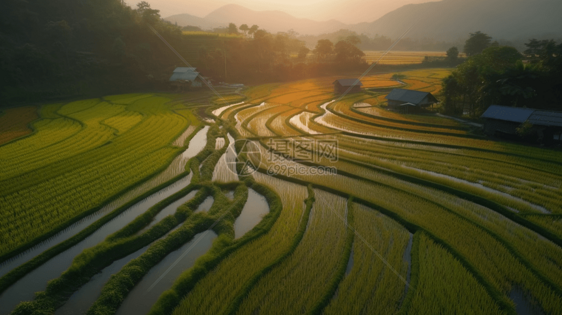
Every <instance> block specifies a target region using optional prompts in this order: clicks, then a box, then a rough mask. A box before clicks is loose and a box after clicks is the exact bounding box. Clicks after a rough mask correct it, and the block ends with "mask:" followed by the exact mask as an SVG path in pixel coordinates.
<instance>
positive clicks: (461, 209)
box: [332, 159, 562, 276]
mask: <svg viewBox="0 0 562 315" xmlns="http://www.w3.org/2000/svg"><path fill="white" fill-rule="evenodd" d="M332 166H334V167H336V168H337V169H338V171H340V172H342V171H343V172H346V173H349V174H354V175H355V176H358V177H361V178H366V179H369V180H371V181H375V182H378V183H380V184H384V185H387V186H390V187H392V188H395V189H398V190H400V191H403V192H406V193H411V194H414V195H415V196H418V197H423V198H425V199H427V200H428V201H431V202H433V203H435V204H439V205H442V206H445V207H446V208H447V209H449V210H450V211H454V212H455V213H457V214H459V215H461V216H462V217H464V218H466V219H468V220H470V221H471V222H474V223H476V224H478V225H481V226H483V227H486V228H487V229H489V230H490V231H493V233H495V235H497V236H499V237H501V238H503V239H504V240H505V241H506V242H507V243H509V244H511V245H512V246H513V247H515V248H516V250H517V252H519V253H520V255H522V256H524V257H526V259H527V261H529V262H531V263H532V264H534V265H535V268H537V269H539V270H542V273H543V274H551V275H552V274H559V273H561V271H560V270H559V268H557V267H556V265H557V264H562V251H561V250H560V249H559V248H558V247H557V246H556V245H555V244H553V243H551V242H549V241H545V240H544V239H542V238H541V237H540V236H539V235H537V234H536V233H535V232H532V231H530V230H529V229H527V228H524V227H522V226H519V225H518V224H516V223H514V222H512V221H510V220H509V219H508V218H506V217H504V216H503V215H500V214H498V213H496V212H492V211H491V210H490V209H487V208H484V207H482V206H481V205H478V204H475V203H472V202H468V201H466V200H463V199H459V198H457V197H455V196H452V195H450V194H448V193H445V192H442V191H439V190H435V189H433V188H429V187H425V186H421V185H418V184H416V181H412V182H405V181H403V180H399V179H397V178H395V177H393V176H389V175H388V174H384V173H380V172H377V171H375V170H373V169H371V168H369V167H366V166H363V165H358V164H354V163H351V162H347V161H344V160H342V159H340V160H339V161H338V162H336V163H335V164H333V165H332ZM463 188H464V187H460V188H459V189H460V190H461V191H465V190H467V189H463ZM561 276H562V274H561Z"/></svg>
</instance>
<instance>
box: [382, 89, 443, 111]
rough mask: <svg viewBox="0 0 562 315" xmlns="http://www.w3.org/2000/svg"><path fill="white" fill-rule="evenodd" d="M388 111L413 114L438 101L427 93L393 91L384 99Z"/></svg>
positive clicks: (403, 90)
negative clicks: (386, 102)
mask: <svg viewBox="0 0 562 315" xmlns="http://www.w3.org/2000/svg"><path fill="white" fill-rule="evenodd" d="M385 98H386V99H387V100H388V109H392V110H396V111H401V112H402V111H407V112H415V111H419V110H420V109H422V108H427V107H429V106H431V105H433V104H435V103H438V102H439V101H438V100H437V99H436V98H435V96H433V94H431V93H429V92H421V91H414V90H406V89H393V90H392V91H391V92H390V93H389V94H388V95H387V96H386V97H385Z"/></svg>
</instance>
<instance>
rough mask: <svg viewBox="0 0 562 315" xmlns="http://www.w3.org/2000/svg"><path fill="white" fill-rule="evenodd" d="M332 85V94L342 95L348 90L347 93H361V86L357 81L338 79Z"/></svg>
mask: <svg viewBox="0 0 562 315" xmlns="http://www.w3.org/2000/svg"><path fill="white" fill-rule="evenodd" d="M332 84H333V85H334V92H335V93H337V94H343V93H345V92H347V91H348V90H349V92H347V93H357V92H361V86H363V83H361V81H359V79H339V80H336V81H334V83H332Z"/></svg>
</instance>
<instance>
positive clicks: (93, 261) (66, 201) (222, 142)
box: [0, 69, 562, 315]
mask: <svg viewBox="0 0 562 315" xmlns="http://www.w3.org/2000/svg"><path fill="white" fill-rule="evenodd" d="M448 72H449V70H448V69H427V70H416V71H406V72H403V73H401V74H402V75H403V79H401V81H400V82H398V81H394V80H392V76H393V74H394V73H384V74H374V75H370V76H367V77H365V78H364V79H363V80H362V82H363V84H364V91H363V92H360V93H355V94H350V95H345V96H343V97H341V96H339V95H334V94H333V92H332V86H331V83H332V82H333V80H335V78H334V77H323V78H319V79H310V80H305V81H301V82H289V83H279V84H268V85H262V86H255V87H251V88H247V89H246V90H244V91H242V92H243V93H244V96H245V98H243V97H242V96H240V95H239V94H236V93H233V94H231V95H226V96H227V97H225V98H219V97H216V96H214V95H211V94H210V93H207V92H199V93H193V94H192V95H148V94H131V95H120V96H112V97H104V98H103V99H92V100H83V101H76V102H72V103H67V104H52V105H44V106H42V107H41V108H40V112H39V113H40V119H39V120H36V121H35V122H33V128H34V131H35V132H34V133H33V134H31V135H28V136H26V137H22V138H19V139H16V140H13V141H11V142H9V143H7V144H4V145H1V146H0V153H1V154H2V155H0V156H1V158H0V166H2V167H3V168H2V170H3V171H2V173H1V174H0V175H1V176H2V177H0V187H1V188H2V190H0V191H1V193H0V194H1V195H0V206H1V207H0V209H2V210H1V211H0V214H1V215H2V216H1V217H0V220H2V221H1V222H2V225H1V228H0V229H1V232H2V234H1V237H2V240H1V241H2V243H1V244H2V247H1V249H2V251H1V252H0V258H1V259H2V260H0V315H1V314H8V313H10V312H11V311H14V310H15V313H16V314H34V313H55V314H85V313H87V314H116V313H119V314H128V313H135V314H175V315H182V314H302V313H306V314H562V303H560V301H562V232H560V229H561V227H562V223H561V222H562V219H561V218H562V197H561V196H562V152H561V151H559V150H552V149H546V148H530V147H526V146H522V145H519V144H515V143H506V142H496V141H490V140H488V139H486V138H484V137H482V136H480V135H479V133H478V132H475V127H474V126H473V125H469V124H464V123H462V122H458V121H455V120H451V119H449V118H447V117H442V116H437V115H434V114H431V113H429V114H424V115H405V114H400V113H396V112H391V111H388V110H387V109H386V107H385V102H384V96H385V95H386V93H388V92H389V90H390V88H392V87H406V88H410V89H420V90H424V91H430V92H432V93H435V94H436V95H437V96H438V97H439V89H440V85H439V82H440V80H441V78H443V77H445V76H446V75H447V73H448ZM222 93H226V91H222ZM225 100H231V101H232V102H231V103H229V102H228V101H225ZM208 104H211V105H208ZM0 119H1V117H0ZM211 119H212V121H213V122H212V123H211ZM0 134H1V133H0ZM246 141H253V142H252V143H253V145H250V146H247V142H246ZM248 148H251V152H249V151H248ZM252 167H253V168H252ZM4 169H5V171H4ZM252 170H254V171H255V172H252ZM252 207H258V208H259V209H257V210H259V211H255V210H256V209H251V208H252ZM249 210H252V211H249ZM252 213H254V215H255V217H251V216H252ZM79 220H81V221H79ZM241 220H242V221H244V220H247V221H248V222H251V224H250V226H248V222H241ZM81 222H83V223H81ZM242 225H244V226H245V227H244V233H239V232H238V230H239V228H240V226H242ZM67 226H70V228H69V229H67V230H64V228H65V227H67ZM22 230H25V231H26V233H21V231H22ZM24 249H29V250H28V251H27V252H26V253H24V254H21V255H20V256H17V255H18V254H20V253H22V252H23V250H24ZM2 255H3V256H2ZM12 256H17V257H12ZM11 257H12V258H11ZM112 274H113V275H112ZM111 275H112V276H111ZM49 280H51V281H49ZM35 291H42V293H41V294H39V295H37V296H36V297H34V296H33V292H35ZM18 303H19V305H18Z"/></svg>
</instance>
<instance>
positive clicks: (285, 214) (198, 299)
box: [175, 173, 312, 314]
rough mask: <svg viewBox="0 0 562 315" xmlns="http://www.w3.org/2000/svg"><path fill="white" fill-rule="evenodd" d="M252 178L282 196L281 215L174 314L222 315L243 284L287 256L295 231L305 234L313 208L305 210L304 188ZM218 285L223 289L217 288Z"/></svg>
mask: <svg viewBox="0 0 562 315" xmlns="http://www.w3.org/2000/svg"><path fill="white" fill-rule="evenodd" d="M253 176H254V177H255V180H256V182H257V183H260V184H262V185H265V186H267V187H270V188H271V189H274V190H275V191H276V192H277V194H278V195H279V196H281V202H282V204H283V211H281V214H280V217H279V218H278V219H277V221H276V222H275V224H274V225H273V227H272V228H271V230H270V231H268V232H267V233H266V234H264V235H263V236H262V237H260V238H257V239H255V240H254V241H252V242H250V243H248V244H247V245H245V246H243V247H241V248H240V249H238V250H237V251H235V252H234V253H232V254H231V255H229V256H228V257H227V258H226V259H224V261H223V262H221V263H220V264H219V265H218V266H217V267H216V268H215V269H214V270H213V272H212V273H209V275H207V276H206V277H205V278H204V279H202V280H201V281H200V282H199V283H198V284H197V285H196V286H195V287H194V288H193V290H191V291H190V292H189V294H188V295H187V296H186V297H185V299H184V300H183V301H182V302H181V304H180V305H179V306H178V308H177V309H176V310H175V314H190V313H193V312H198V313H205V314H219V313H222V312H224V311H225V310H226V309H227V308H228V307H229V306H230V305H232V303H233V301H235V300H236V298H237V297H238V296H241V294H242V292H244V291H243V290H244V289H245V288H246V283H248V282H251V281H252V280H253V279H259V278H258V276H259V275H260V273H261V272H262V270H264V269H265V268H267V267H268V266H271V265H272V264H273V263H275V262H276V261H277V260H279V259H280V258H281V257H283V256H284V255H286V253H288V252H290V250H291V248H292V247H296V244H298V241H300V239H297V240H298V241H297V242H296V244H295V241H294V240H295V237H296V235H297V233H298V231H300V230H301V229H302V232H303V233H304V228H305V227H306V223H307V221H308V220H307V219H306V218H307V216H308V215H307V211H308V212H309V211H310V206H311V205H312V204H311V203H310V204H309V207H308V208H306V209H305V203H304V201H305V199H306V198H307V189H306V187H304V186H300V185H296V184H293V183H290V182H286V181H282V180H279V179H276V178H274V177H270V176H266V175H263V174H261V173H255V174H253ZM309 198H310V196H309ZM301 238H302V235H301ZM217 281H220V283H221V284H222V285H221V286H217V285H216V284H217V283H218V282H217ZM255 281H256V280H254V282H255ZM246 290H247V289H246Z"/></svg>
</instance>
